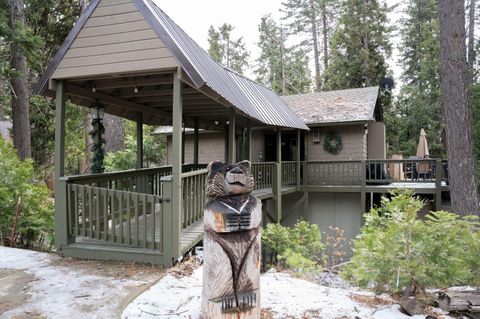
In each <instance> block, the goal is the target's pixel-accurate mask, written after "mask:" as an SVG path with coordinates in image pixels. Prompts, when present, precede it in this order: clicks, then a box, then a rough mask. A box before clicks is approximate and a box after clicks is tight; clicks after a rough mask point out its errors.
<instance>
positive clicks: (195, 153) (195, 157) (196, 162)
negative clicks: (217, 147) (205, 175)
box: [193, 118, 199, 165]
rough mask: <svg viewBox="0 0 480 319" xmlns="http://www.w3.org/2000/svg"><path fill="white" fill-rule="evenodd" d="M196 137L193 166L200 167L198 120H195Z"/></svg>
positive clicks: (194, 137) (194, 140)
mask: <svg viewBox="0 0 480 319" xmlns="http://www.w3.org/2000/svg"><path fill="white" fill-rule="evenodd" d="M194 121H195V122H194V136H193V164H195V165H198V139H199V136H198V126H199V122H198V119H197V118H196V119H195V120H194Z"/></svg>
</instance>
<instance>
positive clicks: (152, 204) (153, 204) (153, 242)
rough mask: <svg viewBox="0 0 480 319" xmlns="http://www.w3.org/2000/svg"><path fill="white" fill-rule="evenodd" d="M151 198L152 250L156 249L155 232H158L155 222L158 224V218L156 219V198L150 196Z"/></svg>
mask: <svg viewBox="0 0 480 319" xmlns="http://www.w3.org/2000/svg"><path fill="white" fill-rule="evenodd" d="M149 197H150V211H151V214H152V221H151V222H150V225H152V230H151V234H152V249H155V231H156V225H155V222H156V218H155V213H156V212H155V197H153V196H149Z"/></svg>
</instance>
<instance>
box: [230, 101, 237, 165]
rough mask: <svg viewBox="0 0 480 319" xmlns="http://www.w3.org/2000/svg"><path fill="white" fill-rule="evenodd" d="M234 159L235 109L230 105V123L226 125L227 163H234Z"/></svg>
mask: <svg viewBox="0 0 480 319" xmlns="http://www.w3.org/2000/svg"><path fill="white" fill-rule="evenodd" d="M235 160H236V144H235V109H234V108H233V107H232V108H230V124H229V125H228V163H234V162H235Z"/></svg>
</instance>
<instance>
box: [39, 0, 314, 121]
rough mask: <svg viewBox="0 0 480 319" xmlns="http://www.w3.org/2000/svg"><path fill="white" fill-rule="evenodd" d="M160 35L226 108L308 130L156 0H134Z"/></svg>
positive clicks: (195, 82) (42, 85)
mask: <svg viewBox="0 0 480 319" xmlns="http://www.w3.org/2000/svg"><path fill="white" fill-rule="evenodd" d="M99 2H100V0H92V1H91V3H90V5H89V7H88V8H87V10H86V11H85V12H84V14H82V16H81V17H80V18H79V20H78V21H77V23H76V24H75V26H74V28H73V29H72V31H71V32H70V34H69V35H68V37H67V38H66V39H65V41H64V43H63V44H62V46H61V47H60V49H59V50H58V52H57V54H56V55H55V57H54V59H53V61H52V63H51V64H50V66H49V67H48V69H47V70H46V71H45V73H44V74H43V75H42V77H41V78H40V80H39V82H38V83H37V85H36V86H35V88H34V92H35V93H37V94H44V93H45V92H46V91H47V87H48V85H47V84H48V81H49V80H50V78H51V77H52V75H53V72H54V71H55V69H56V68H57V66H58V64H59V63H60V61H61V60H62V59H63V57H64V55H65V53H66V52H67V50H68V48H69V47H70V45H71V44H72V43H73V41H74V40H75V38H76V37H77V35H78V33H79V32H80V31H81V29H82V27H83V25H84V24H85V23H86V21H87V20H88V19H89V17H90V15H91V14H92V13H93V12H94V11H95V8H96V7H97V5H98V4H99ZM132 2H133V3H134V5H135V6H136V8H137V9H138V10H139V11H140V13H141V14H142V15H143V16H144V17H145V19H146V20H147V21H148V22H149V24H150V26H151V27H152V28H153V30H154V31H155V32H156V33H157V35H158V37H159V38H160V39H161V40H162V41H163V42H164V43H165V45H166V46H167V47H168V49H169V50H170V51H171V52H172V54H173V55H174V57H175V58H176V59H177V61H178V63H179V64H180V66H181V67H182V71H183V72H184V73H185V74H186V75H187V76H188V79H190V80H191V82H192V83H191V85H192V86H194V87H195V88H196V89H198V90H199V91H201V92H203V93H204V94H206V95H208V96H210V97H213V98H214V99H216V100H217V101H218V102H219V103H221V104H223V105H225V106H226V107H234V108H236V109H237V110H238V111H239V112H241V113H243V114H244V115H245V116H247V117H249V118H252V119H256V120H258V121H259V122H262V123H264V124H267V125H272V126H281V127H291V128H298V129H304V130H308V127H307V126H306V125H305V124H304V123H303V121H302V120H301V119H300V118H299V117H298V116H296V115H295V113H294V112H293V111H292V110H291V109H290V108H289V107H288V106H287V105H286V104H285V103H284V102H283V101H282V100H281V99H280V97H279V96H277V95H276V94H275V93H274V92H273V91H271V90H270V89H268V88H266V87H264V86H262V85H260V84H258V83H256V82H254V81H252V80H249V79H247V78H246V77H244V76H243V75H240V74H237V73H235V72H234V71H232V70H229V69H227V68H225V67H223V66H221V65H220V64H218V63H217V62H215V61H214V60H213V59H212V58H211V57H210V56H209V55H208V53H207V52H206V51H205V50H203V49H202V48H201V47H200V46H199V45H198V44H197V43H196V42H195V41H194V40H193V39H191V38H190V37H189V36H188V35H187V34H186V33H185V32H184V31H183V30H182V29H181V28H180V27H179V26H178V25H177V24H175V22H173V21H172V19H170V17H168V16H167V15H166V14H165V12H163V11H162V10H161V9H160V8H159V7H158V6H157V5H156V4H155V3H154V2H153V1H152V0H132Z"/></svg>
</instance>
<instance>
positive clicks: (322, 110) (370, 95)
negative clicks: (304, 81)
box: [282, 86, 379, 125]
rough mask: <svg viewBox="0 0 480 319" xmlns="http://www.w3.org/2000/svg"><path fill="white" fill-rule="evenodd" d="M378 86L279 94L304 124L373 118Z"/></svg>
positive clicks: (345, 121) (370, 119)
mask: <svg viewBox="0 0 480 319" xmlns="http://www.w3.org/2000/svg"><path fill="white" fill-rule="evenodd" d="M378 89H379V88H378V86H372V87H366V88H358V89H346V90H337V91H326V92H317V93H307V94H297V95H287V96H282V100H283V101H284V102H285V103H287V104H288V105H289V106H290V107H291V108H292V109H293V111H294V112H295V113H296V114H297V115H298V116H300V117H301V118H302V120H303V121H304V122H305V123H306V124H307V125H315V124H333V123H351V122H371V121H375V110H376V107H377V100H378Z"/></svg>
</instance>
